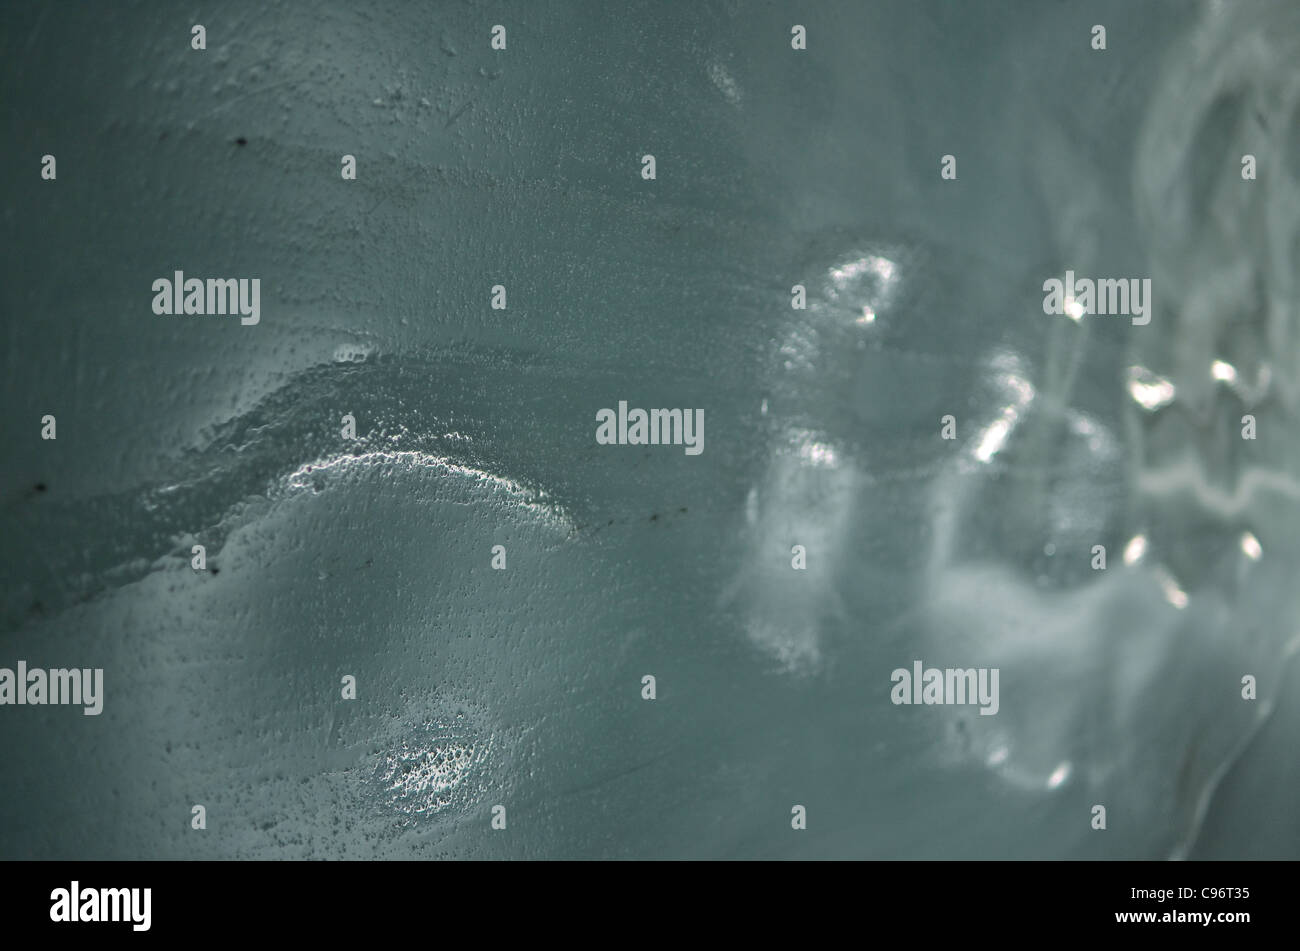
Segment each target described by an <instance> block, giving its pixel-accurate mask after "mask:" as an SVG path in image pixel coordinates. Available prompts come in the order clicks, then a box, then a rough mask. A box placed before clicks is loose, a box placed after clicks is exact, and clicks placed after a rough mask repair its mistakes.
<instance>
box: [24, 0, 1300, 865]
mask: <svg viewBox="0 0 1300 951" xmlns="http://www.w3.org/2000/svg"><path fill="white" fill-rule="evenodd" d="M195 22H198V23H203V24H204V25H205V27H206V29H207V33H208V49H207V51H206V52H195V51H192V50H191V49H190V47H189V36H190V26H191V25H192V24H193V23H195ZM496 23H502V24H505V25H506V26H507V30H508V49H507V51H505V52H493V51H492V50H490V49H489V46H488V31H489V30H490V28H491V26H492V25H493V24H496ZM793 23H802V24H804V25H805V26H806V27H807V31H808V37H809V42H808V46H809V48H808V50H807V51H806V52H803V53H794V52H793V51H791V49H790V45H789V36H790V27H791V25H792V24H793ZM1095 23H1100V24H1104V25H1105V26H1106V28H1107V46H1108V48H1107V50H1106V51H1105V52H1094V51H1093V50H1092V49H1091V48H1090V46H1089V39H1090V29H1091V27H1092V25H1093V24H1095ZM1298 48H1300V8H1297V7H1296V6H1295V5H1294V4H1293V3H1289V2H1286V0H1279V2H1276V3H1256V2H1245V0H1243V2H1239V3H1216V2H1207V3H1188V2H1181V0H1149V2H1143V3H1132V2H1128V0H1115V2H1097V3H1090V4H1087V5H1082V4H1065V3H1044V2H1030V0H1021V2H1002V3H993V2H988V3H979V4H972V3H955V2H954V3H940V2H925V3H920V2H913V0H897V2H873V3H869V4H864V3H857V2H833V3H821V4H816V5H801V7H800V9H799V10H798V12H797V13H796V12H792V10H791V9H790V7H789V5H788V4H776V3H771V4H754V3H744V4H742V3H739V2H720V3H710V4H686V3H681V4H676V5H672V6H668V5H664V4H660V3H649V2H643V3H622V4H603V3H595V2H591V3H573V4H558V3H557V4H544V5H543V4H514V3H499V4H493V3H451V2H447V3H443V4H434V5H429V6H428V7H427V8H425V7H417V6H416V5H409V4H341V3H334V4H327V5H314V6H312V7H308V6H307V5H302V4H293V3H287V2H282V3H263V2H256V3H253V2H247V3H227V4H222V5H220V6H218V7H213V8H211V9H208V8H205V9H204V10H203V11H202V12H200V13H199V14H197V15H193V16H191V15H190V13H189V12H188V11H181V10H179V9H173V8H171V7H170V6H169V5H160V4H150V3H145V4H133V5H126V4H122V5H113V6H111V7H102V6H101V7H97V8H90V7H84V8H72V7H65V6H58V5H45V6H36V5H32V6H27V7H22V8H18V7H15V8H13V9H11V10H10V11H8V13H7V17H6V25H5V27H4V32H3V53H4V55H3V66H0V102H2V103H3V107H4V113H5V121H6V125H7V139H8V142H9V145H10V147H9V148H7V149H5V150H4V152H3V154H2V155H0V173H2V174H3V181H4V183H5V186H4V228H5V239H6V245H5V253H4V256H3V268H4V281H3V290H2V292H0V293H2V294H3V301H4V310H5V317H4V322H5V327H4V334H5V336H4V348H5V351H4V366H5V375H4V381H3V392H4V406H5V412H4V413H3V414H2V415H0V435H2V436H3V440H4V446H5V447H6V451H5V453H4V455H3V457H2V461H0V475H2V478H3V482H2V483H0V489H2V491H3V493H4V494H3V504H2V506H0V535H2V537H3V553H2V554H0V567H2V569H3V577H4V589H3V590H4V599H3V602H2V604H0V608H2V611H3V613H2V616H0V665H7V666H12V665H13V664H14V663H15V662H16V661H17V660H19V659H25V660H26V661H27V662H28V663H29V664H30V665H33V666H48V667H58V666H102V667H104V668H105V670H106V673H105V681H106V691H107V699H106V702H105V710H104V713H103V715H102V716H100V717H97V718H94V717H83V716H82V715H81V714H80V712H79V711H78V710H75V709H67V708H51V707H23V708H15V707H7V708H5V709H4V710H3V712H0V764H2V766H0V788H2V789H3V796H0V857H5V858H15V857H29V858H110V857H124V858H147V857H239V858H250V857H285V858H290V857H338V858H343V857H352V858H369V857H391V858H409V857H724V858H734V857H778V858H783V857H834V858H847V857H864V858H865V857H873V858H876V857H879V858H916V857H919V858H932V857H949V858H1016V857H1083V858H1101V857H1116V858H1159V857H1166V856H1184V855H1190V856H1192V857H1229V858H1252V857H1269V858H1277V857H1290V858H1295V857H1297V855H1300V815H1297V812H1296V810H1295V808H1294V793H1293V790H1294V789H1295V788H1296V784H1297V781H1300V763H1298V762H1297V758H1296V756H1295V737H1296V735H1297V731H1298V730H1300V703H1298V701H1297V693H1296V690H1297V684H1296V679H1297V676H1300V674H1297V672H1296V669H1295V666H1294V665H1290V664H1289V660H1290V658H1291V656H1292V654H1293V653H1294V651H1295V649H1296V646H1297V640H1296V636H1297V628H1296V586H1295V584H1294V580H1293V579H1294V577H1295V575H1296V573H1297V570H1298V569H1300V548H1298V543H1297V540H1296V532H1295V526H1296V524H1297V515H1298V514H1300V513H1298V512H1297V501H1298V500H1300V481H1297V473H1298V472H1300V459H1298V458H1297V452H1300V449H1297V446H1300V444H1298V443H1297V442H1296V441H1295V440H1294V438H1293V437H1294V436H1295V434H1296V428H1295V413H1296V410H1297V400H1298V399H1300V377H1298V376H1297V372H1296V369H1297V367H1296V360H1297V355H1298V352H1300V350H1298V347H1300V342H1298V341H1297V339H1296V331H1295V307H1296V301H1297V287H1296V276H1295V275H1296V265H1297V255H1300V243H1298V238H1297V235H1298V233H1300V232H1298V230H1297V229H1298V228H1300V163H1298V160H1297V159H1298V157H1300V112H1297V106H1298V105H1300V66H1297V64H1298V63H1300V56H1297V50H1298ZM241 142H242V143H243V144H241ZM47 152H48V153H52V154H54V155H56V157H57V160H58V172H59V177H58V180H57V182H55V183H46V182H41V181H40V180H39V178H38V175H37V172H38V168H39V159H40V156H41V155H42V154H45V153H47ZM348 153H351V154H355V155H356V156H357V161H358V180H357V181H356V182H344V181H342V180H341V179H340V176H339V168H340V164H339V163H340V157H341V156H342V155H344V154H348ZM644 153H653V154H654V155H655V156H656V159H657V164H658V179H657V180H656V181H654V182H646V181H643V180H642V179H641V177H640V175H639V170H640V157H641V155H642V154H644ZM1245 153H1251V154H1254V155H1256V156H1257V159H1258V163H1259V179H1258V181H1256V182H1253V183H1246V182H1243V181H1242V180H1241V177H1240V173H1239V169H1240V159H1241V156H1242V154H1245ZM944 154H953V155H955V156H956V157H957V169H958V178H957V180H956V181H954V182H945V181H941V180H940V177H939V175H938V171H939V159H940V156H942V155H944ZM1067 268H1069V269H1072V270H1074V271H1075V272H1076V273H1077V274H1078V275H1080V276H1095V277H1100V276H1107V277H1151V278H1152V279H1153V282H1154V294H1155V301H1156V306H1155V313H1154V316H1153V319H1152V321H1151V323H1150V324H1149V325H1148V326H1145V327H1136V326H1132V325H1131V324H1130V323H1129V322H1128V321H1127V320H1119V319H1111V318H1097V319H1092V318H1084V319H1083V320H1081V321H1077V322H1076V321H1073V320H1070V319H1068V318H1059V317H1057V318H1052V317H1045V316H1044V315H1043V313H1042V290H1041V286H1042V282H1043V281H1044V280H1046V279H1047V278H1049V277H1054V276H1055V277H1059V276H1061V275H1062V274H1063V273H1064V271H1065V270H1066V269H1067ZM177 269H181V270H184V271H185V272H186V273H187V274H188V275H190V276H201V277H209V276H211V277H218V276H220V277H227V276H238V277H260V278H261V280H262V314H263V316H262V321H261V323H260V324H259V325H258V326H256V327H250V328H245V327H240V326H239V325H238V324H237V323H236V322H230V321H215V320H214V321H205V320H204V319H201V318H192V317H191V318H159V317H155V316H154V315H153V314H152V312H151V310H150V301H151V299H152V293H151V291H150V285H151V282H152V281H153V280H154V279H155V278H157V277H160V276H170V275H171V273H172V271H173V270H177ZM497 283H501V284H505V285H506V286H507V288H508V295H509V296H508V301H509V305H508V309H507V310H505V311H494V310H491V309H490V308H489V306H488V297H489V288H490V287H491V286H492V285H493V284H497ZM795 283H803V284H805V285H806V286H807V288H808V293H809V307H808V309H807V310H806V311H795V310H792V309H791V307H790V287H791V285H792V284H795ZM620 399H627V400H629V402H630V403H631V405H634V406H673V407H702V408H704V410H705V417H706V430H705V436H706V440H705V451H704V454H703V455H701V456H698V457H689V456H686V455H685V454H683V453H682V452H681V451H680V450H678V449H659V448H653V447H647V450H648V451H647V450H642V449H638V448H633V447H621V448H614V447H601V446H597V445H595V442H594V427H595V412H596V410H597V409H599V408H601V407H604V406H615V405H617V401H618V400H620ZM45 413H53V414H55V415H56V416H57V418H58V436H59V438H58V439H57V441H55V442H42V441H40V440H39V439H38V438H37V433H38V429H39V427H38V421H39V419H40V417H41V416H42V415H43V414H45ZM345 413H351V414H353V415H354V416H355V418H356V420H357V429H358V432H359V434H360V435H361V439H360V440H359V441H358V442H357V443H351V444H350V443H347V442H345V441H343V440H341V439H340V438H339V430H340V426H341V423H340V419H341V417H342V416H343V415H344V414H345ZM1245 413H1251V414H1253V415H1255V416H1256V418H1257V421H1258V430H1259V436H1258V439H1257V440H1256V441H1255V442H1245V441H1243V440H1242V439H1241V438H1240V417H1241V416H1242V415H1243V414H1245ZM945 414H952V415H954V416H955V417H956V419H957V425H958V440H957V441H956V442H948V441H943V440H941V439H940V438H939V425H940V424H939V420H940V417H942V416H943V415H945ZM195 543H202V544H205V545H206V546H207V550H208V556H209V563H210V565H211V566H213V567H214V568H215V569H216V570H214V571H210V572H208V573H206V574H199V573H196V572H194V571H192V570H191V569H190V567H189V557H190V556H189V551H190V546H191V545H192V544H195ZM495 544H502V545H504V546H506V548H507V552H508V565H509V567H508V569H507V570H506V571H504V572H500V571H492V570H491V569H490V557H491V555H490V549H491V547H492V546H493V545H495ZM796 544H801V545H804V546H805V547H806V548H807V551H808V570H807V571H806V572H794V571H792V570H791V569H790V549H791V547H792V546H793V545H796ZM1095 544H1103V545H1105V546H1106V548H1107V552H1108V563H1109V566H1108V568H1107V570H1106V571H1105V572H1094V571H1093V570H1092V569H1091V568H1090V561H1091V557H1092V556H1091V548H1092V546H1093V545H1095ZM914 659H921V660H923V661H924V662H926V663H927V664H929V665H932V666H940V667H948V666H952V667H967V666H988V667H1000V668H1001V671H1002V676H1001V688H1002V696H1001V709H1000V712H999V714H998V715H997V716H995V717H979V716H974V715H972V714H973V713H974V712H975V711H974V709H973V708H934V707H906V706H903V707H895V706H893V705H892V704H891V703H890V702H889V688H890V686H891V684H890V680H889V675H890V671H891V670H892V669H893V668H895V667H899V666H903V667H907V666H910V664H911V662H912V661H913V660H914ZM647 673H650V674H654V675H655V676H656V678H657V680H658V691H659V698H658V699H657V700H656V701H655V702H653V703H649V702H646V701H643V700H642V699H641V697H640V681H641V677H642V675H644V674H647ZM344 674H353V675H355V676H356V677H357V679H358V685H359V688H358V689H359V696H360V699H359V700H358V701H357V702H355V703H348V702H344V701H342V700H340V699H339V681H340V678H341V677H342V675H344ZM1246 674H1250V675H1253V676H1255V677H1257V678H1258V681H1259V688H1258V689H1259V700H1257V701H1255V702H1253V703H1252V702H1248V701H1244V700H1242V699H1241V677H1242V676H1244V675H1246ZM193 803H202V804H204V805H205V806H206V808H207V812H208V825H209V827H208V829H207V830H206V831H204V832H193V831H191V830H190V828H189V818H190V806H191V805H192V804H193ZM497 803H501V804H504V805H506V807H507V810H508V820H509V825H508V830H507V831H506V832H504V833H501V832H494V831H492V830H491V829H490V827H489V819H490V808H491V806H492V805H494V804H497ZM796 803H798V804H802V805H805V806H806V807H807V810H808V817H809V818H808V829H807V830H806V831H804V832H795V831H793V830H791V828H790V822H789V817H790V808H791V806H792V805H794V804H796ZM1097 803H1100V804H1104V805H1105V806H1106V808H1107V819H1108V823H1107V824H1108V828H1107V830H1106V831H1105V832H1097V831H1093V830H1092V829H1091V828H1090V825H1089V820H1090V818H1091V813H1090V809H1091V807H1092V805H1093V804H1097Z"/></svg>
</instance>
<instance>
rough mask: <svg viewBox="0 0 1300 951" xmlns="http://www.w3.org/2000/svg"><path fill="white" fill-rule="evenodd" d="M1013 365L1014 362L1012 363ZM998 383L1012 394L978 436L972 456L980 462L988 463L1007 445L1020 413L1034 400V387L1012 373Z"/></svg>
mask: <svg viewBox="0 0 1300 951" xmlns="http://www.w3.org/2000/svg"><path fill="white" fill-rule="evenodd" d="M1012 362H1013V363H1014V361H1012ZM998 382H999V383H1001V384H1002V387H1003V389H1006V390H1008V391H1010V392H1011V394H1012V402H1011V403H1010V404H1008V405H1007V406H1005V407H1003V409H1002V413H1001V415H1000V416H999V417H998V418H997V419H995V420H994V421H993V422H992V423H990V424H989V425H988V426H987V427H986V428H985V429H984V432H982V433H981V434H980V438H979V442H978V444H977V445H976V446H975V450H974V455H975V458H976V459H978V460H979V461H980V462H989V461H991V460H992V459H993V457H994V456H995V455H997V454H998V453H999V452H1000V451H1001V450H1002V448H1003V447H1004V446H1005V445H1006V444H1007V439H1008V438H1009V437H1010V436H1011V432H1012V430H1014V429H1015V428H1016V423H1017V422H1019V421H1020V413H1021V411H1022V410H1024V408H1025V407H1026V406H1028V405H1029V403H1030V401H1032V400H1033V398H1034V386H1033V384H1032V383H1030V382H1029V381H1028V380H1026V379H1025V378H1024V377H1023V376H1020V375H1019V374H1017V373H1014V372H1007V373H1003V374H1002V375H1001V376H1000V377H999V379H998Z"/></svg>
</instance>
